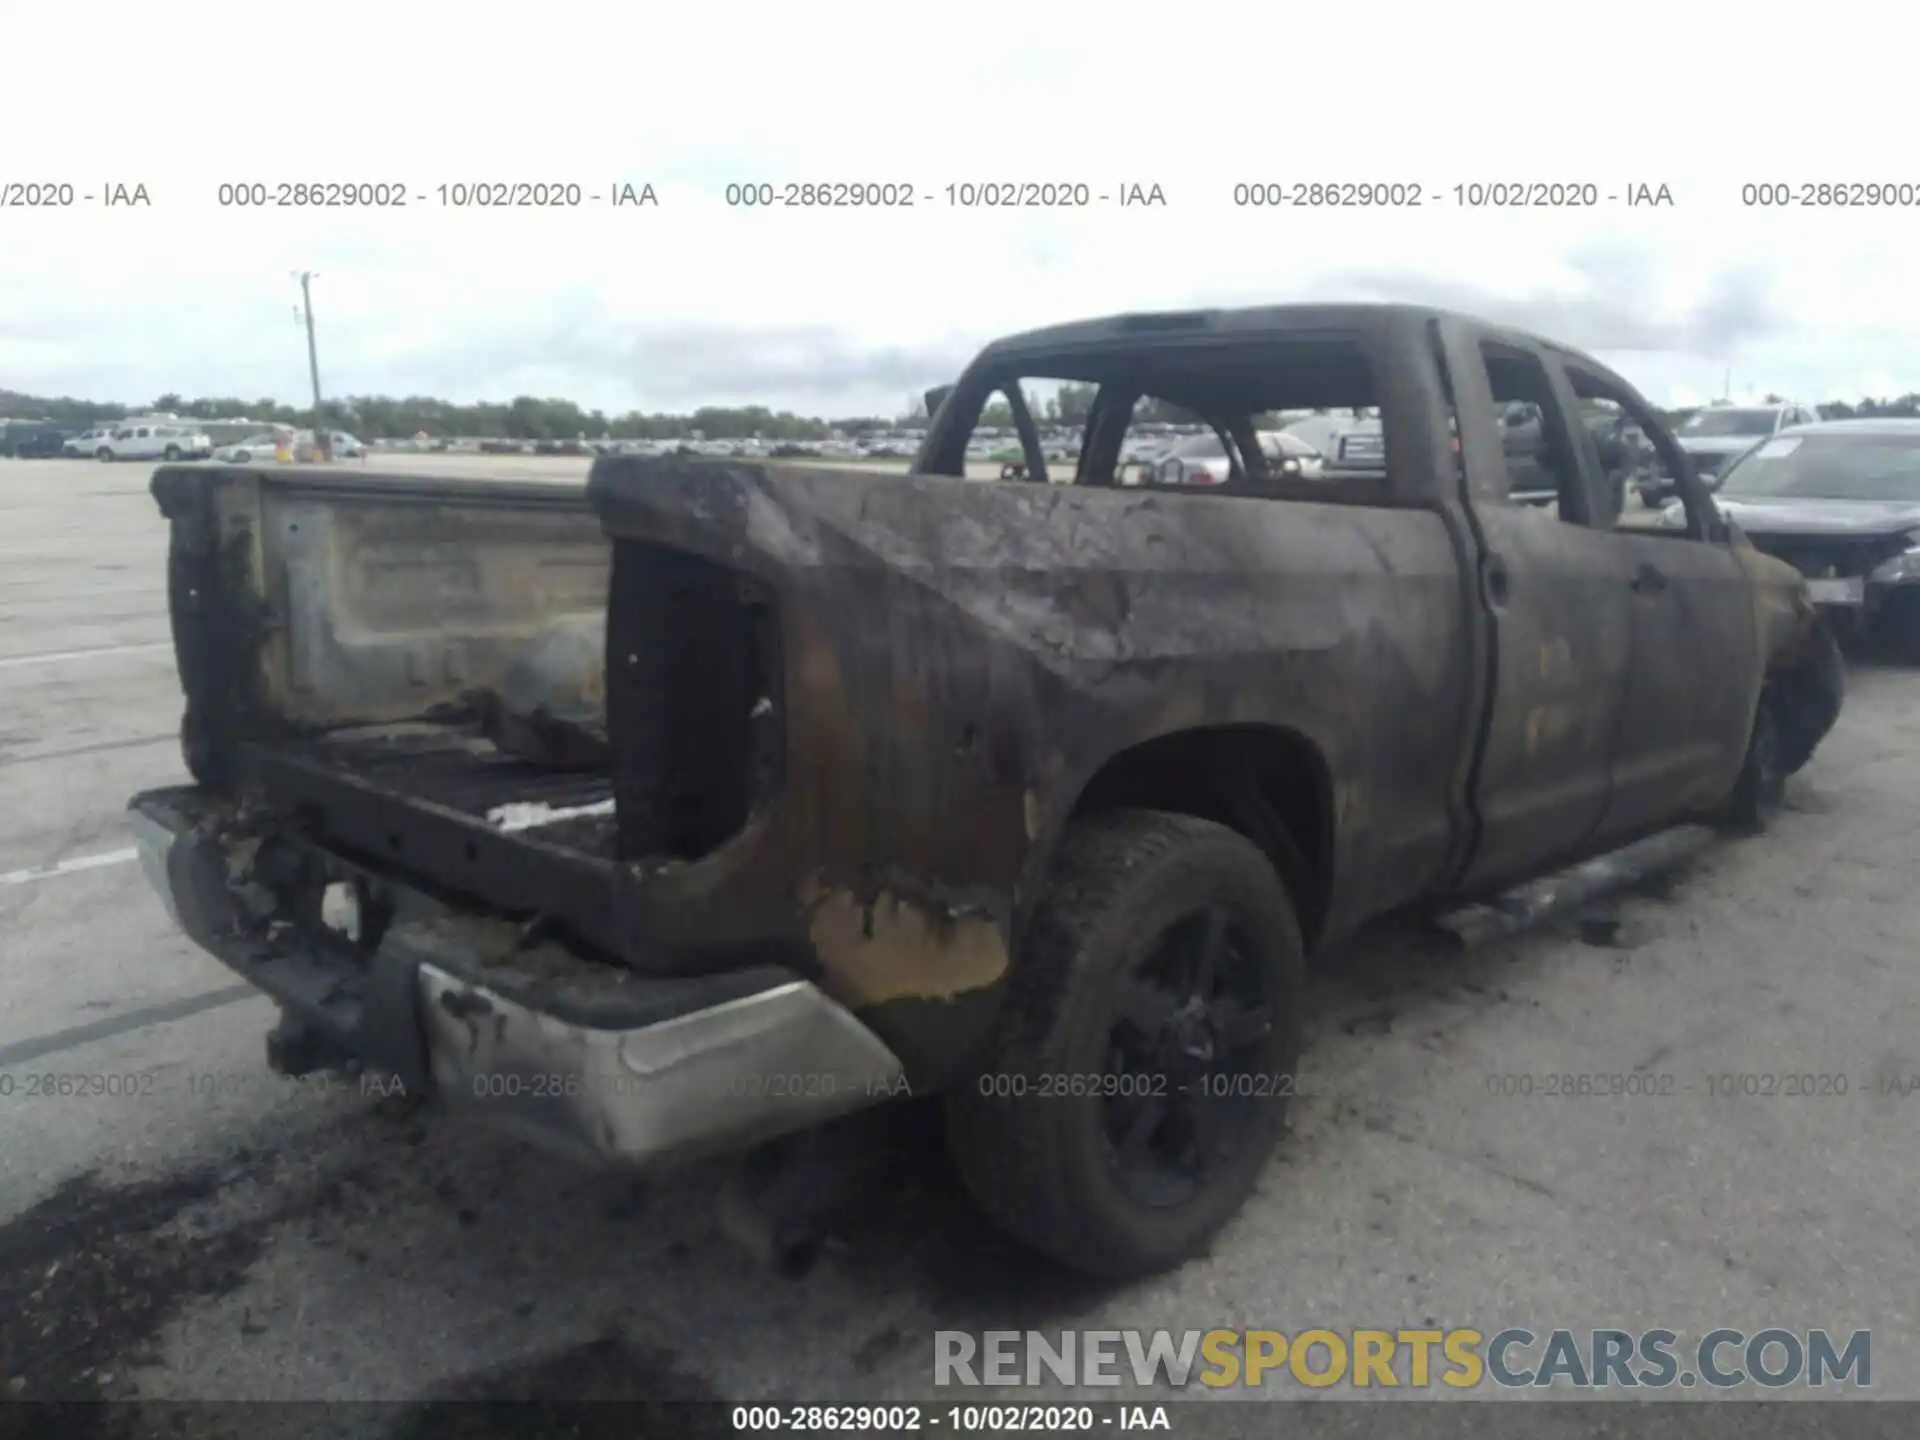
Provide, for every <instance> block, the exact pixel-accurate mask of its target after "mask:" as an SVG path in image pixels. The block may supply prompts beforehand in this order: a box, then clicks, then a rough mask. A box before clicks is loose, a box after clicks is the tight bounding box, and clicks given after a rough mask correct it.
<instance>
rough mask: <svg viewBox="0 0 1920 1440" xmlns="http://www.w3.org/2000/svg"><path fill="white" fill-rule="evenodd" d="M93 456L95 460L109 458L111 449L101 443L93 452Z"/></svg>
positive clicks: (111, 453)
mask: <svg viewBox="0 0 1920 1440" xmlns="http://www.w3.org/2000/svg"><path fill="white" fill-rule="evenodd" d="M93 458H94V459H96V460H111V459H113V451H111V450H109V449H108V448H107V447H106V446H104V445H102V446H101V447H100V448H99V449H98V450H96V451H94V452H93Z"/></svg>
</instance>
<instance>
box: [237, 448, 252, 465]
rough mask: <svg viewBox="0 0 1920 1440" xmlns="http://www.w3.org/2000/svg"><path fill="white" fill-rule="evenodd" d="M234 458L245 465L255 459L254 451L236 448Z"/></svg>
mask: <svg viewBox="0 0 1920 1440" xmlns="http://www.w3.org/2000/svg"><path fill="white" fill-rule="evenodd" d="M233 458H234V459H235V460H237V461H239V462H240V464H242V465H244V464H246V463H247V462H248V461H249V460H251V459H253V452H252V451H251V450H236V451H234V452H233Z"/></svg>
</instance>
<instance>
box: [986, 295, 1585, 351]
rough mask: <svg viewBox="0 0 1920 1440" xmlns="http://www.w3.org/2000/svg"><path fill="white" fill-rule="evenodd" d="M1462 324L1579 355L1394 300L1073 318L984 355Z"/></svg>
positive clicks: (1010, 339)
mask: <svg viewBox="0 0 1920 1440" xmlns="http://www.w3.org/2000/svg"><path fill="white" fill-rule="evenodd" d="M1440 319H1451V320H1463V321H1467V322H1469V323H1472V324H1476V325H1486V326H1488V327H1489V328H1491V329H1496V330H1501V331H1504V332H1505V333H1507V334H1509V335H1518V336H1522V337H1524V338H1526V339H1528V340H1531V341H1533V342H1534V343H1535V344H1537V345H1540V346H1542V347H1544V348H1546V349H1550V350H1556V351H1560V352H1562V353H1565V354H1578V353H1579V352H1578V351H1574V350H1571V349H1569V347H1567V346H1564V345H1560V344H1557V343H1555V342H1554V341H1551V340H1547V339H1544V338H1542V337H1540V336H1536V335H1531V334H1528V333H1527V332H1525V331H1520V330H1515V329H1513V328H1512V327H1509V326H1504V325H1499V324H1496V323H1494V322H1491V321H1487V320H1483V319H1480V318H1478V317H1475V316H1470V315H1466V314H1463V313H1461V312H1459V311H1454V310H1444V309H1439V308H1437V307H1434V306H1429V305H1407V304H1398V303H1390V302H1349V303H1343V304H1331V305H1300V304H1296V305H1248V306H1239V307H1234V308H1229V309H1210V310H1151V311H1134V312H1128V313H1126V314H1120V315H1105V316H1100V317H1098V318H1095V319H1091V320H1075V321H1070V322H1068V323H1066V324H1063V325H1048V326H1044V327H1042V328H1041V329H1038V330H1025V331H1022V332H1020V333H1019V334H1016V335H1008V336H1004V337H1002V338H1001V339H998V340H995V341H993V342H992V343H991V344H989V345H988V346H987V347H986V348H985V349H984V350H982V351H981V352H980V358H981V359H982V360H986V359H989V358H992V359H1002V358H1007V357H1011V356H1015V355H1023V354H1038V353H1044V352H1047V351H1052V350H1065V349H1078V348H1080V347H1082V346H1098V345H1111V344H1114V343H1116V342H1124V341H1138V340H1143V339H1147V338H1150V337H1155V336H1166V335H1174V334H1180V335H1191V336H1199V337H1208V338H1214V337H1217V338H1220V339H1246V338H1249V337H1258V336H1261V335H1276V336H1278V335H1284V334H1286V333H1287V332H1289V331H1302V332H1315V331H1319V332H1325V331H1328V330H1348V331H1352V330H1375V331H1377V330H1380V329H1384V328H1387V327H1389V326H1391V327H1394V328H1410V327H1412V326H1415V325H1419V324H1423V323H1424V322H1426V321H1429V320H1440Z"/></svg>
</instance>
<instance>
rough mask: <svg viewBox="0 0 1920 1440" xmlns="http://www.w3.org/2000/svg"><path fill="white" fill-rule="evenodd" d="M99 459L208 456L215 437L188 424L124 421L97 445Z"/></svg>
mask: <svg viewBox="0 0 1920 1440" xmlns="http://www.w3.org/2000/svg"><path fill="white" fill-rule="evenodd" d="M93 455H94V458H95V459H96V460H206V459H210V458H212V455H213V441H212V440H211V439H209V438H208V437H207V435H206V433H205V432H204V431H201V430H195V429H194V428H193V427H192V426H189V425H122V426H121V427H120V428H119V429H117V430H115V431H114V432H113V433H112V434H111V435H109V436H108V437H107V438H106V439H105V440H102V441H101V442H100V443H99V444H98V445H96V446H95V447H94V451H93Z"/></svg>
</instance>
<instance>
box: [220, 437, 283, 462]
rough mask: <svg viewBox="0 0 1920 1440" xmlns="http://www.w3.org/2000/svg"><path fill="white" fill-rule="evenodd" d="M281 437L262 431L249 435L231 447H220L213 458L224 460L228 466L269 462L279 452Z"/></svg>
mask: <svg viewBox="0 0 1920 1440" xmlns="http://www.w3.org/2000/svg"><path fill="white" fill-rule="evenodd" d="M281 443H282V437H280V436H278V435H275V434H273V433H271V432H270V431H263V432H261V433H260V434H258V435H249V436H248V437H247V438H246V439H244V440H241V441H238V442H236V443H235V444H232V445H222V446H221V447H220V448H219V449H218V450H215V451H214V452H213V458H214V459H216V460H224V461H226V462H227V463H228V464H230V465H246V464H250V463H252V462H253V461H255V460H271V459H273V458H274V456H275V455H276V454H277V453H278V452H279V448H280V445H281Z"/></svg>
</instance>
